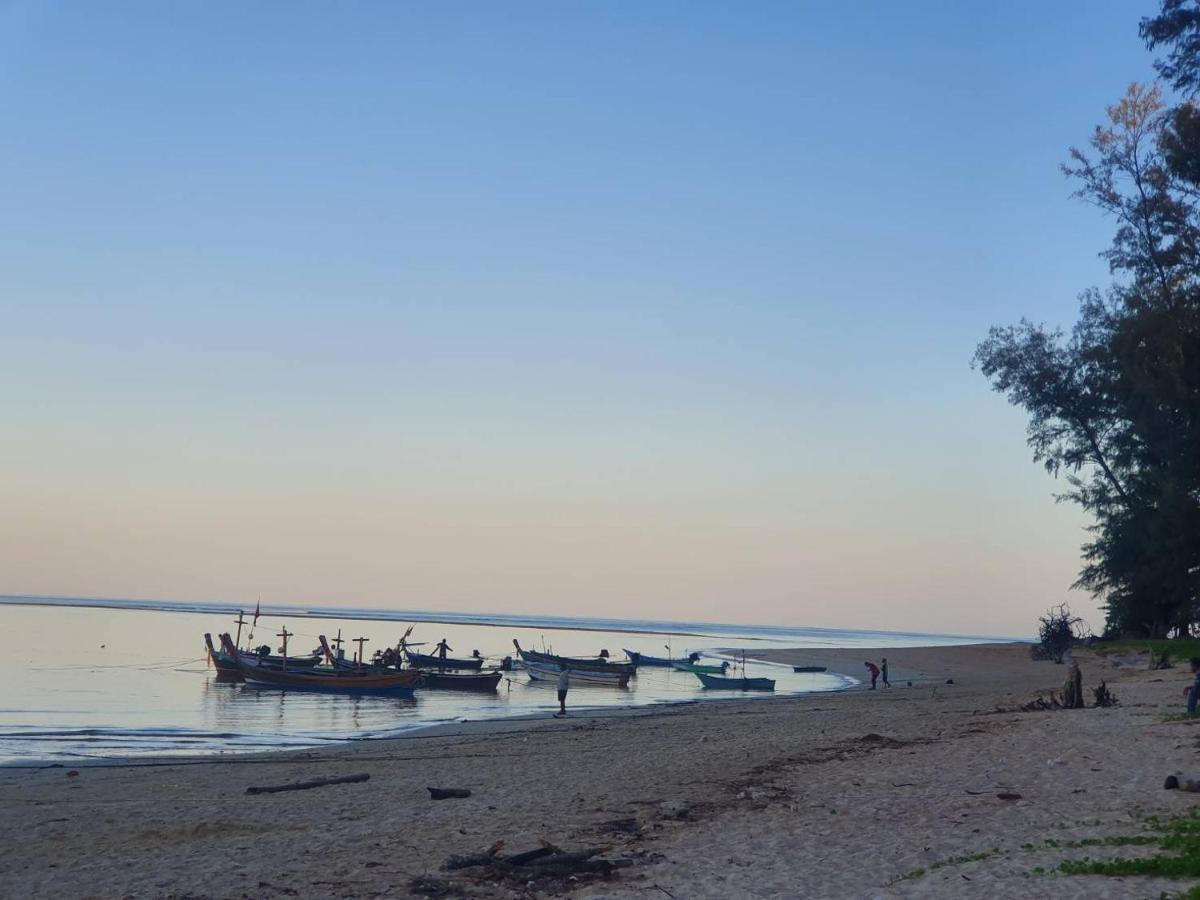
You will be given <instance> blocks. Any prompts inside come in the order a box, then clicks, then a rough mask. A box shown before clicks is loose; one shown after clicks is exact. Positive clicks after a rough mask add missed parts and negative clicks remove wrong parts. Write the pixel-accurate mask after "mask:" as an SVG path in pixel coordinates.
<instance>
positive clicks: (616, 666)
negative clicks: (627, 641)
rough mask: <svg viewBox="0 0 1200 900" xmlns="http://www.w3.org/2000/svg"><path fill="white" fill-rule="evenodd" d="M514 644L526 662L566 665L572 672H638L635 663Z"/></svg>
mask: <svg viewBox="0 0 1200 900" xmlns="http://www.w3.org/2000/svg"><path fill="white" fill-rule="evenodd" d="M513 644H514V645H515V646H516V648H517V653H519V654H520V656H521V659H522V660H523V661H525V662H526V663H531V662H533V663H538V664H540V665H546V666H554V667H556V668H557V667H558V666H560V665H565V666H566V667H567V668H568V669H570V670H571V671H572V672H608V673H613V672H619V673H621V674H624V675H634V674H636V673H637V667H636V666H635V665H633V663H612V662H606V661H605V660H603V659H576V658H574V657H571V656H555V655H554V654H553V653H538V652H537V651H536V650H522V649H521V645H520V644H518V643H517V642H516V641H513Z"/></svg>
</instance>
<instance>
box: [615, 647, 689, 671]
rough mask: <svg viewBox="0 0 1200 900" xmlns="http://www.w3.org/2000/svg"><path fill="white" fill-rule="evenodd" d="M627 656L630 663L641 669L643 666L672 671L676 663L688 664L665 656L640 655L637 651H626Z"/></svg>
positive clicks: (684, 660)
mask: <svg viewBox="0 0 1200 900" xmlns="http://www.w3.org/2000/svg"><path fill="white" fill-rule="evenodd" d="M625 655H626V656H628V657H629V659H630V661H631V662H632V663H633V664H634V665H635V666H637V667H638V668H641V667H642V666H654V667H657V668H660V669H670V668H672V667H673V666H674V665H675V664H676V663H687V662H688V660H687V659H686V658H685V659H667V657H665V656H647V655H646V654H645V653H638V652H637V651H636V650H626V651H625Z"/></svg>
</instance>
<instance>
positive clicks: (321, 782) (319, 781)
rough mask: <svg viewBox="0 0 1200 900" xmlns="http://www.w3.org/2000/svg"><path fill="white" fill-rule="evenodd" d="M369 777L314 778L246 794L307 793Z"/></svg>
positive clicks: (248, 790)
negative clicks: (314, 789) (330, 785)
mask: <svg viewBox="0 0 1200 900" xmlns="http://www.w3.org/2000/svg"><path fill="white" fill-rule="evenodd" d="M370 777H371V776H370V775H368V774H367V773H366V772H361V773H359V774H358V775H341V776H339V777H337V778H316V779H314V780H312V781H294V782H292V783H291V784H274V785H269V786H267V787H248V788H246V793H247V794H278V793H280V792H281V791H307V790H310V789H312V788H319V787H325V786H326V785H329V784H354V783H356V782H359V781H367V780H369V779H370Z"/></svg>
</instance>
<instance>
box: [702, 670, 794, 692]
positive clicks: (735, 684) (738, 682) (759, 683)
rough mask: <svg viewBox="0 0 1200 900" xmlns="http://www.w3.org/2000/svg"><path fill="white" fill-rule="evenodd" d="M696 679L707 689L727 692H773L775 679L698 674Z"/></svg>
mask: <svg viewBox="0 0 1200 900" xmlns="http://www.w3.org/2000/svg"><path fill="white" fill-rule="evenodd" d="M696 677H697V678H699V679H700V683H701V684H702V685H704V687H705V688H709V689H711V690H725V691H773V690H775V679H774V678H725V677H723V676H721V675H708V674H706V673H704V672H697V673H696Z"/></svg>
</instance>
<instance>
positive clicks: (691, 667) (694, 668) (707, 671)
mask: <svg viewBox="0 0 1200 900" xmlns="http://www.w3.org/2000/svg"><path fill="white" fill-rule="evenodd" d="M671 665H672V668H675V669H678V670H679V671H680V672H690V673H691V674H693V675H700V674H704V675H723V674H724V673H725V670H726V669H728V668H729V664H728V663H726V664H724V665H720V666H701V665H697V664H695V663H672V664H671Z"/></svg>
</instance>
